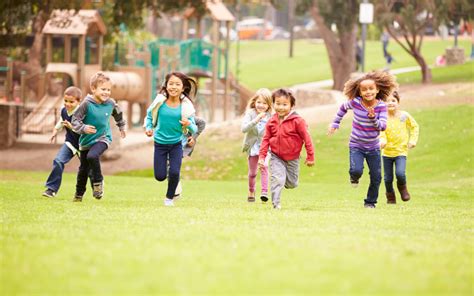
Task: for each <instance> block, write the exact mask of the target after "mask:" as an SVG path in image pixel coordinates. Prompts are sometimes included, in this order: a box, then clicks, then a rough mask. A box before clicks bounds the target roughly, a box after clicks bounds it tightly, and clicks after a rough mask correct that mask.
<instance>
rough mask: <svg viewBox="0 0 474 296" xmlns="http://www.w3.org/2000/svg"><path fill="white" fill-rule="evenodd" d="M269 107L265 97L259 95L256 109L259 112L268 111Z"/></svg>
mask: <svg viewBox="0 0 474 296" xmlns="http://www.w3.org/2000/svg"><path fill="white" fill-rule="evenodd" d="M269 108H270V106H268V104H267V101H265V99H264V98H262V97H258V98H257V100H256V101H255V110H257V112H258V113H262V112H267V111H268V109H269Z"/></svg>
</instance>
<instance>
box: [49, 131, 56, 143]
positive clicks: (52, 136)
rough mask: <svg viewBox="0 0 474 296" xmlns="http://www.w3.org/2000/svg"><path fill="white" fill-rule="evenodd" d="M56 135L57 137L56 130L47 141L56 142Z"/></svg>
mask: <svg viewBox="0 0 474 296" xmlns="http://www.w3.org/2000/svg"><path fill="white" fill-rule="evenodd" d="M56 135H57V133H56V130H54V132H53V134H52V135H51V138H50V139H49V141H50V142H51V143H54V142H56Z"/></svg>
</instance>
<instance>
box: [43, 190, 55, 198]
mask: <svg viewBox="0 0 474 296" xmlns="http://www.w3.org/2000/svg"><path fill="white" fill-rule="evenodd" d="M43 196H46V197H55V196H56V192H54V191H53V190H52V189H49V188H48V189H46V190H45V191H44V192H43Z"/></svg>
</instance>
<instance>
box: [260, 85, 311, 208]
mask: <svg viewBox="0 0 474 296" xmlns="http://www.w3.org/2000/svg"><path fill="white" fill-rule="evenodd" d="M272 100H273V108H274V109H275V112H276V113H275V115H273V116H272V117H271V118H270V120H269V121H268V123H267V125H266V126H265V133H264V135H263V140H262V144H261V147H260V152H259V158H258V165H259V167H260V168H263V167H264V166H265V158H266V157H267V153H268V149H269V148H270V175H271V192H272V203H273V208H274V209H277V210H280V209H281V201H280V195H281V191H282V190H283V187H284V188H288V189H291V188H295V187H297V186H298V177H299V171H300V154H301V150H302V148H303V144H304V146H305V148H306V160H305V164H306V165H307V166H309V167H312V166H313V165H314V147H313V142H312V140H311V136H310V134H309V133H308V125H307V124H306V121H305V120H304V119H303V118H302V117H301V116H299V115H298V114H297V113H296V112H295V111H294V110H293V108H294V107H295V104H296V98H295V97H294V96H293V94H292V93H291V92H290V91H288V90H285V89H278V90H276V91H274V92H273V94H272Z"/></svg>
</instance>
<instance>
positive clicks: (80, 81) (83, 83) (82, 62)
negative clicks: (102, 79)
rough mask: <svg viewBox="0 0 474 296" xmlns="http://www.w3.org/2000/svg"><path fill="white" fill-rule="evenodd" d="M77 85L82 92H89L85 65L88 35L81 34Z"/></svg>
mask: <svg viewBox="0 0 474 296" xmlns="http://www.w3.org/2000/svg"><path fill="white" fill-rule="evenodd" d="M77 57H78V58H77V87H79V88H80V89H81V90H82V93H84V94H85V93H87V86H86V85H87V83H86V81H84V79H85V77H84V66H85V59H86V36H84V35H81V36H79V50H78V55H77Z"/></svg>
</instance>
